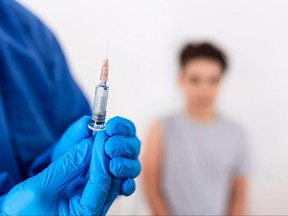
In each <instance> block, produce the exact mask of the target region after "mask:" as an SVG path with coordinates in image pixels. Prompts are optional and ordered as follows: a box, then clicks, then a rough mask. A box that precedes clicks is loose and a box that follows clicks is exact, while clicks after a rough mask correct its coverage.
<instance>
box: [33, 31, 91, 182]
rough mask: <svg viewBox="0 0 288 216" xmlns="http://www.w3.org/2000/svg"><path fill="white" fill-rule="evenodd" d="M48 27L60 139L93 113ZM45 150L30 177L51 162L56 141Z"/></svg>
mask: <svg viewBox="0 0 288 216" xmlns="http://www.w3.org/2000/svg"><path fill="white" fill-rule="evenodd" d="M45 30H46V41H47V42H48V46H47V47H48V50H49V51H48V52H47V53H49V54H47V53H46V55H45V58H44V62H45V66H46V68H47V71H48V72H49V73H50V77H51V81H52V83H53V89H54V94H55V100H56V103H55V110H54V111H55V112H56V122H55V125H54V126H53V127H55V133H56V134H57V138H58V139H59V138H60V137H61V136H62V134H63V133H64V132H65V130H66V129H67V128H68V127H69V126H70V125H71V124H72V123H73V122H74V121H76V120H77V119H79V118H80V117H82V116H84V115H91V109H90V106H89V104H88V102H87V100H86V98H85V97H84V95H83V93H82V92H81V90H80V89H79V87H78V85H77V84H76V82H75V81H74V79H73V77H72V76H71V73H70V69H69V67H68V64H67V61H66V59H65V56H64V53H63V51H62V48H61V46H60V44H59V43H58V41H57V39H56V37H55V36H54V35H53V34H52V32H51V31H49V30H47V29H46V28H45ZM58 139H57V140H55V143H54V144H52V146H50V147H49V148H48V149H46V150H45V151H44V152H42V153H41V154H40V155H39V156H38V157H37V158H35V159H34V161H33V163H32V164H31V166H30V168H29V169H28V175H29V177H31V176H34V175H36V174H38V173H39V172H41V171H42V170H43V169H45V168H46V167H47V166H49V164H50V163H51V154H52V152H53V148H54V146H55V144H56V143H57V142H58Z"/></svg>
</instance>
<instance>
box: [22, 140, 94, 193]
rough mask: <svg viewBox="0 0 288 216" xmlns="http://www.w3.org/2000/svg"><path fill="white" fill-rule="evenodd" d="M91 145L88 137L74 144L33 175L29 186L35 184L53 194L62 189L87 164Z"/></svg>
mask: <svg viewBox="0 0 288 216" xmlns="http://www.w3.org/2000/svg"><path fill="white" fill-rule="evenodd" d="M91 146H92V143H91V140H89V139H85V140H83V141H82V142H80V143H79V144H78V145H75V146H74V147H73V148H72V149H71V150H70V151H69V152H67V153H65V154H64V155H62V156H61V157H60V158H59V159H57V160H56V161H55V162H54V163H52V164H50V166H48V168H46V169H45V170H44V171H42V172H41V173H40V174H38V175H37V176H35V177H33V178H32V180H33V181H31V182H30V184H31V187H35V186H36V185H37V187H38V188H41V189H42V190H44V191H46V192H47V193H54V194H57V192H59V191H62V190H63V189H64V188H65V187H66V186H67V185H68V184H69V183H70V182H72V181H73V180H74V179H75V177H77V176H79V175H80V174H81V173H82V172H83V171H84V170H85V168H87V167H88V166H89V162H90V158H91ZM33 184H36V185H33ZM26 185H27V184H26Z"/></svg>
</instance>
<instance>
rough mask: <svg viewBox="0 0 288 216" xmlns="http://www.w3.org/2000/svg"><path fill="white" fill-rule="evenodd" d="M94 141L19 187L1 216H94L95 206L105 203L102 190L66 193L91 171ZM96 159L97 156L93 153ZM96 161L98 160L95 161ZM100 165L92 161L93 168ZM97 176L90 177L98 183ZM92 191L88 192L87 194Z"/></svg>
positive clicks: (81, 145)
mask: <svg viewBox="0 0 288 216" xmlns="http://www.w3.org/2000/svg"><path fill="white" fill-rule="evenodd" d="M91 146H92V142H91V140H89V139H87V140H83V141H82V142H81V143H79V144H78V145H76V146H74V148H73V149H72V150H71V151H70V152H68V153H66V154H65V155H63V156H62V157H60V158H59V159H58V160H56V161H55V162H54V163H52V164H51V165H50V166H49V167H47V168H46V169H45V170H43V171H42V172H41V173H39V174H38V175H36V176H34V177H32V178H29V179H27V180H26V181H24V182H22V183H20V184H18V185H16V186H15V187H14V188H13V189H12V190H11V191H10V192H9V193H8V194H7V195H6V197H5V199H4V201H3V203H2V206H1V215H2V214H3V215H51V214H53V215H54V214H55V215H69V214H72V215H95V214H97V213H99V209H95V203H102V202H103V201H102V200H103V197H101V196H99V194H101V193H102V190H101V189H100V188H97V187H91V184H92V183H91V182H90V181H88V183H87V184H86V186H85V190H84V191H83V194H80V193H75V194H73V195H72V196H71V195H70V196H69V195H67V194H66V193H65V188H66V187H68V186H69V185H70V184H71V183H72V182H73V180H74V179H75V178H77V177H78V176H79V175H81V173H83V172H84V171H85V169H87V167H89V163H90V158H91V148H92V147H91ZM92 154H93V155H95V152H93V153H92ZM94 158H95V157H94ZM96 163H101V161H100V159H99V158H98V159H97V160H91V165H90V166H92V167H93V166H95V164H96ZM97 177H98V175H97V173H91V174H90V179H97ZM86 188H89V190H86Z"/></svg>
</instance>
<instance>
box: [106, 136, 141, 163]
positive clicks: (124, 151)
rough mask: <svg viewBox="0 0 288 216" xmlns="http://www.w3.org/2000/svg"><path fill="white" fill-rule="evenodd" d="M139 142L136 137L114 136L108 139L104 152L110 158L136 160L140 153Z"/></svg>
mask: <svg viewBox="0 0 288 216" xmlns="http://www.w3.org/2000/svg"><path fill="white" fill-rule="evenodd" d="M140 145H141V143H140V140H139V139H138V138H137V137H127V136H123V135H116V136H112V137H110V138H109V139H108V140H107V141H106V144H105V152H106V154H108V155H109V156H110V157H111V158H115V157H128V158H137V157H138V155H139V153H140Z"/></svg>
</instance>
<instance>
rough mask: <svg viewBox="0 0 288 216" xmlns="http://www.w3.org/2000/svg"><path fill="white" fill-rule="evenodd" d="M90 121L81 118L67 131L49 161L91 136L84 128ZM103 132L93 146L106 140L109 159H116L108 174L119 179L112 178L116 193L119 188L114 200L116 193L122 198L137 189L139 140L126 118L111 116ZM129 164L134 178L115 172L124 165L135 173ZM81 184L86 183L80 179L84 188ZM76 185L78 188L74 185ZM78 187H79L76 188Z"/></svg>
mask: <svg viewBox="0 0 288 216" xmlns="http://www.w3.org/2000/svg"><path fill="white" fill-rule="evenodd" d="M90 120H91V116H84V117H82V118H81V119H79V120H78V121H76V122H75V123H74V124H72V125H71V126H70V127H69V128H68V129H67V130H66V132H65V133H64V135H63V136H62V137H61V139H60V140H59V142H58V143H57V144H56V146H55V148H54V150H53V153H52V158H51V160H52V161H55V160H56V159H57V158H59V157H60V156H61V155H63V154H65V153H66V152H67V151H69V149H71V148H72V147H73V146H75V145H76V144H78V143H79V142H80V141H81V140H83V139H86V138H89V137H91V136H92V132H91V130H90V129H89V128H88V127H87V123H88V122H89V121H90ZM103 133H104V132H103V131H102V132H98V134H97V136H96V139H95V145H97V144H98V143H100V144H101V145H104V144H105V142H106V141H107V144H106V147H105V153H106V155H108V156H109V158H115V160H112V161H111V164H112V165H111V167H110V168H111V170H110V171H111V173H113V174H114V175H113V176H114V177H118V179H117V178H113V180H112V181H113V184H112V187H114V188H115V190H116V185H117V188H119V187H120V192H115V194H114V197H117V195H118V194H119V193H120V194H123V195H125V196H129V195H131V194H132V193H133V192H134V191H135V187H136V186H135V181H134V180H133V178H135V177H136V176H137V175H138V174H139V172H140V163H139V161H138V155H139V152H140V141H139V140H138V138H137V137H136V129H135V126H134V124H133V123H132V122H131V121H129V120H127V119H124V118H121V117H114V118H112V119H110V120H109V121H108V122H107V124H106V132H105V133H104V134H103ZM100 144H99V145H100ZM109 158H108V159H109ZM117 161H118V162H117ZM130 162H131V163H132V164H133V166H136V167H135V173H136V174H137V172H138V174H137V175H135V174H134V173H131V175H130V176H129V175H128V174H127V173H125V175H126V177H125V176H124V177H123V174H122V173H119V174H118V173H116V166H118V168H119V169H120V168H121V166H122V165H123V164H124V165H123V166H127V167H128V169H129V170H130V172H134V171H133V170H131V166H130V167H129V163H130ZM117 163H118V164H117ZM133 168H134V167H133ZM83 182H85V180H84V179H81V180H80V181H79V184H80V185H81V184H82V185H83ZM75 184H76V185H77V183H75ZM77 187H79V186H78V185H77ZM115 190H114V191H115ZM111 193H112V192H111ZM111 193H110V194H111ZM116 194H117V195H116ZM109 197H111V196H109ZM114 199H115V198H114ZM108 200H109V199H107V203H111V200H110V201H108Z"/></svg>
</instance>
